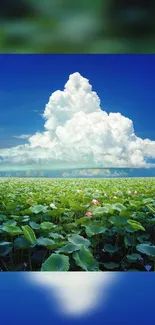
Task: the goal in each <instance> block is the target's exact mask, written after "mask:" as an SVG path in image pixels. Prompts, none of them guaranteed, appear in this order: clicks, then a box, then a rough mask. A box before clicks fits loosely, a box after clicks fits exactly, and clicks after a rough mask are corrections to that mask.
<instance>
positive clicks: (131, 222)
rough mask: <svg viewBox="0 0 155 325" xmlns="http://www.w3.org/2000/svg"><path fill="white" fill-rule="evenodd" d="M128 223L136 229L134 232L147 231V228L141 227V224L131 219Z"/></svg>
mask: <svg viewBox="0 0 155 325" xmlns="http://www.w3.org/2000/svg"><path fill="white" fill-rule="evenodd" d="M127 223H128V224H129V225H130V226H131V227H132V228H133V229H134V230H143V231H145V228H144V227H143V226H142V225H141V223H140V222H138V221H135V220H132V219H129V220H127Z"/></svg>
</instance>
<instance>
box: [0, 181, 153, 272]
mask: <svg viewBox="0 0 155 325" xmlns="http://www.w3.org/2000/svg"><path fill="white" fill-rule="evenodd" d="M0 268H1V271H155V178H117V179H27V178H25V179H24V178H14V179H13V178H10V179H9V178H0Z"/></svg>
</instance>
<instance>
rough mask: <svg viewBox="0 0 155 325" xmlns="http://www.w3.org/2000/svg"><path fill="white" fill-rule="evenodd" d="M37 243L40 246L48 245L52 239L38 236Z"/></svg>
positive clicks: (52, 242) (51, 242)
mask: <svg viewBox="0 0 155 325" xmlns="http://www.w3.org/2000/svg"><path fill="white" fill-rule="evenodd" d="M37 244H38V245H40V246H49V245H53V244H54V241H53V240H52V239H50V238H44V237H40V238H38V239H37Z"/></svg>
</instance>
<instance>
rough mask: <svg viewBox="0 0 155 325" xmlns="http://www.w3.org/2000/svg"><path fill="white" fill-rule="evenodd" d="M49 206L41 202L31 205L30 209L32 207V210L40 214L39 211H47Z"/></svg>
mask: <svg viewBox="0 0 155 325" xmlns="http://www.w3.org/2000/svg"><path fill="white" fill-rule="evenodd" d="M47 208H48V207H46V206H44V205H41V204H40V205H35V206H33V207H31V208H30V209H31V211H32V212H33V213H35V214H38V213H40V212H43V213H45V212H46V211H47Z"/></svg>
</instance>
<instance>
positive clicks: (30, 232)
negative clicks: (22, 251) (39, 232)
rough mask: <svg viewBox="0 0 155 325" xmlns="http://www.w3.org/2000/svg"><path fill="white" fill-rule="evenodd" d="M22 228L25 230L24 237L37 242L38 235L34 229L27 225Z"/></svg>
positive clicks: (31, 241)
mask: <svg viewBox="0 0 155 325" xmlns="http://www.w3.org/2000/svg"><path fill="white" fill-rule="evenodd" d="M22 230H23V233H24V237H25V238H26V239H27V240H28V241H29V242H30V243H31V244H34V243H35V242H36V240H37V239H36V235H35V233H34V231H33V229H32V228H31V227H30V226H28V225H26V226H22Z"/></svg>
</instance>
